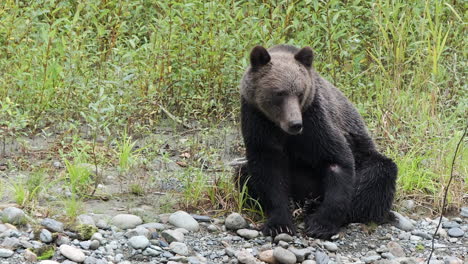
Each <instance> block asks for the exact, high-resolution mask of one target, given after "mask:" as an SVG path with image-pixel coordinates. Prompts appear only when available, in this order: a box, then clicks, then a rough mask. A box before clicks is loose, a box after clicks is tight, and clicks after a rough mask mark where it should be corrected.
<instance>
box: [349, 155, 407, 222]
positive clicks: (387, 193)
mask: <svg viewBox="0 0 468 264" xmlns="http://www.w3.org/2000/svg"><path fill="white" fill-rule="evenodd" d="M397 171H398V169H397V166H396V164H395V163H394V162H393V161H392V160H391V159H389V158H387V157H385V156H383V155H382V154H380V153H374V154H372V155H371V156H367V157H366V158H365V159H364V160H361V161H360V162H359V164H358V165H357V167H356V189H355V194H354V196H353V202H352V207H353V209H352V211H351V212H350V217H349V222H359V223H369V222H375V223H385V222H388V221H391V220H392V214H391V213H390V210H391V207H392V203H393V198H394V195H395V184H396V178H397Z"/></svg>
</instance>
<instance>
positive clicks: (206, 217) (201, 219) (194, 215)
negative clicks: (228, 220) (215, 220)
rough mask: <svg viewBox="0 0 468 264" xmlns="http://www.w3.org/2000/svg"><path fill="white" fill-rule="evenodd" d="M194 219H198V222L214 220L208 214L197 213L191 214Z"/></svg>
mask: <svg viewBox="0 0 468 264" xmlns="http://www.w3.org/2000/svg"><path fill="white" fill-rule="evenodd" d="M191 216H192V217H193V219H195V220H197V221H198V222H203V223H210V222H211V221H212V219H211V217H209V216H207V215H197V214H191Z"/></svg>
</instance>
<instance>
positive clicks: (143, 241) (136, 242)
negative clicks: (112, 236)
mask: <svg viewBox="0 0 468 264" xmlns="http://www.w3.org/2000/svg"><path fill="white" fill-rule="evenodd" d="M128 243H129V244H130V246H132V247H133V248H134V249H144V248H146V247H148V246H149V245H150V242H149V240H148V238H147V237H145V236H134V237H131V238H130V239H129V240H128Z"/></svg>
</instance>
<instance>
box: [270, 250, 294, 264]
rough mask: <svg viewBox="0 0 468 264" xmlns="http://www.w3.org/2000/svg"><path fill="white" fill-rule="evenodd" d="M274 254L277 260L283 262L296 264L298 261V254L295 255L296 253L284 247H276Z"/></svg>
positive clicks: (284, 263)
mask: <svg viewBox="0 0 468 264" xmlns="http://www.w3.org/2000/svg"><path fill="white" fill-rule="evenodd" d="M273 256H274V257H275V259H276V260H278V261H279V262H280V263H283V264H294V263H296V261H297V258H296V255H294V253H292V252H291V251H289V250H287V249H284V248H282V247H276V248H275V249H274V250H273Z"/></svg>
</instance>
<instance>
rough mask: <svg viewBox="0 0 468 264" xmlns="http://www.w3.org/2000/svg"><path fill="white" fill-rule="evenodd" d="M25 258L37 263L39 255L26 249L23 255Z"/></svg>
mask: <svg viewBox="0 0 468 264" xmlns="http://www.w3.org/2000/svg"><path fill="white" fill-rule="evenodd" d="M23 257H24V258H25V259H26V260H27V261H29V262H36V261H37V255H36V254H35V253H34V252H32V251H31V250H29V249H26V250H25V251H24V253H23Z"/></svg>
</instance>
